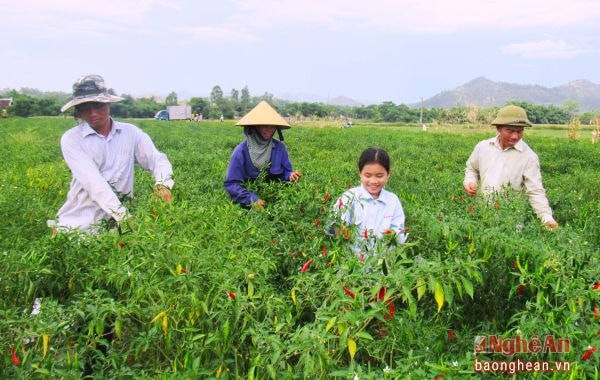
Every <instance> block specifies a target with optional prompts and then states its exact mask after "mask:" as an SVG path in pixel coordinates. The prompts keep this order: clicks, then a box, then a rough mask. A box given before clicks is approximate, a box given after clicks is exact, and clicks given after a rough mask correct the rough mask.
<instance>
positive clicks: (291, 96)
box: [277, 93, 363, 107]
mask: <svg viewBox="0 0 600 380" xmlns="http://www.w3.org/2000/svg"><path fill="white" fill-rule="evenodd" d="M277 97H278V98H280V99H283V100H287V101H288V102H297V103H301V102H306V103H323V104H332V105H335V106H351V107H354V106H360V105H362V104H363V103H362V102H360V101H358V100H355V99H352V98H349V97H347V96H342V95H340V96H336V97H335V98H331V99H329V98H325V97H323V96H320V95H315V94H307V93H282V94H278V95H277Z"/></svg>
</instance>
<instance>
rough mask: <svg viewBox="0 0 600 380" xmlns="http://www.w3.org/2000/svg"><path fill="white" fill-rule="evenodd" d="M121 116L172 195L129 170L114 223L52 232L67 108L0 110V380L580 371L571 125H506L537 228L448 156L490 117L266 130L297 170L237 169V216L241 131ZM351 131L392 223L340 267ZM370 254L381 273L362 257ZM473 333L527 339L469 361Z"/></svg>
mask: <svg viewBox="0 0 600 380" xmlns="http://www.w3.org/2000/svg"><path fill="white" fill-rule="evenodd" d="M132 122H133V123H134V124H136V125H137V126H139V127H141V128H142V129H144V130H145V131H146V132H147V133H148V134H149V135H150V136H151V137H152V139H153V141H154V143H155V145H156V146H157V148H158V149H159V150H161V151H162V152H165V153H166V154H167V155H168V157H169V159H170V161H171V163H172V164H173V168H174V171H175V181H176V186H175V189H174V192H173V195H174V201H173V202H172V203H171V204H164V203H161V202H159V201H157V200H155V199H154V198H153V197H152V189H153V186H152V185H153V183H152V179H151V176H150V175H149V174H148V173H146V172H143V171H139V172H138V173H137V174H136V182H135V198H134V200H133V201H131V202H130V203H129V204H128V207H129V209H130V210H131V211H132V213H133V215H134V216H135V224H134V229H133V231H127V232H126V233H124V234H122V235H121V234H119V233H118V232H116V231H107V232H104V233H102V234H100V235H96V236H88V237H85V238H77V237H74V236H68V235H59V236H58V237H56V238H54V239H52V238H50V231H49V229H48V228H47V227H46V220H47V219H53V218H54V216H55V214H56V211H57V210H58V209H59V207H60V206H61V205H62V203H63V202H64V200H65V198H66V193H67V191H68V186H69V181H70V173H69V170H68V168H67V167H66V165H65V164H64V162H63V160H62V156H61V152H60V147H59V139H60V136H61V135H62V133H63V132H64V131H66V130H67V129H69V128H71V127H72V126H73V125H74V124H75V122H74V120H73V119H69V118H31V119H18V118H15V119H0V143H1V144H2V149H3V152H4V154H3V161H4V163H3V167H4V169H3V170H2V171H1V172H0V173H1V174H0V176H1V180H0V213H1V215H2V219H1V221H0V304H1V305H0V306H1V307H0V331H2V335H1V336H0V347H1V350H2V355H1V359H0V378H65V379H71V378H81V377H82V375H91V376H92V377H94V378H169V379H170V378H221V379H231V378H238V377H244V378H248V379H265V378H271V379H286V378H343V379H345V378H354V379H357V378H360V379H370V378H376V379H379V378H386V379H387V378H389V379H393V378H413V379H434V378H435V379H438V380H439V379H441V378H442V377H443V378H444V379H464V378H497V377H501V378H502V377H505V378H512V374H510V373H502V372H500V373H486V372H477V371H476V368H475V365H474V363H475V360H479V361H488V362H489V361H497V362H510V361H513V362H514V361H516V360H521V361H529V362H532V361H535V362H542V361H544V362H548V363H550V365H551V366H552V365H554V364H555V363H558V364H560V363H561V362H566V363H568V370H566V371H563V369H562V368H560V371H558V372H541V371H540V372H519V373H518V377H519V378H527V377H529V378H542V379H546V378H547V379H562V378H565V379H567V378H574V379H579V378H598V373H599V370H600V312H599V311H598V310H599V309H600V233H599V226H600V170H599V166H598V163H599V162H600V144H596V145H592V144H591V142H590V138H589V136H590V132H589V131H587V130H584V131H582V137H581V140H579V141H569V140H568V139H567V138H566V136H567V131H566V129H560V128H556V127H554V128H540V127H533V128H532V129H531V130H529V129H528V130H526V132H525V137H524V139H525V141H526V142H527V143H528V144H529V145H530V146H531V147H532V148H533V149H534V150H535V151H536V153H537V154H538V156H539V157H540V163H541V166H542V175H543V179H544V185H545V187H546V191H547V195H548V198H549V200H550V204H551V206H552V207H553V210H554V216H555V218H556V220H557V221H558V223H559V224H560V225H561V228H560V229H559V230H557V231H555V232H550V231H548V230H546V229H545V228H544V227H543V226H542V225H541V224H540V223H539V222H538V220H537V219H536V218H535V216H534V214H533V211H532V210H531V207H530V206H529V203H528V202H527V200H526V199H525V198H524V197H523V196H522V194H521V195H519V194H512V193H511V194H506V195H500V196H498V197H496V198H494V199H493V200H491V201H489V200H486V199H483V198H482V197H474V198H469V197H466V196H465V195H464V193H463V190H462V178H463V173H464V165H465V161H466V160H467V158H468V156H469V154H470V153H471V151H472V149H473V147H474V146H475V144H476V143H477V142H478V141H480V140H482V139H485V138H488V137H491V136H493V135H494V130H493V129H491V128H468V127H452V128H451V127H444V128H430V129H429V130H428V131H427V132H423V131H421V129H420V128H419V127H416V126H403V125H389V124H386V125H374V124H369V125H364V124H361V123H360V122H356V123H355V126H353V127H352V128H347V129H341V128H339V125H337V124H335V123H332V126H331V127H327V126H314V125H312V126H311V125H305V126H293V127H292V129H290V130H286V131H284V135H285V143H286V145H287V147H288V150H289V153H290V157H291V160H292V163H293V164H294V168H295V169H297V170H300V171H301V172H302V173H303V174H304V175H303V177H302V179H301V180H300V182H299V183H296V184H280V183H254V184H252V185H251V187H252V188H253V189H256V190H257V192H258V193H259V194H261V195H262V196H263V198H264V199H265V201H266V204H267V206H266V208H265V210H263V211H262V212H257V211H254V210H244V209H241V208H240V207H238V206H236V205H233V204H232V203H231V201H230V200H229V197H228V195H227V194H226V193H225V191H224V189H223V180H224V176H225V171H226V168H227V165H228V161H229V157H230V155H231V152H232V150H233V148H234V147H235V146H236V145H237V144H238V143H239V142H240V141H241V140H242V138H243V133H242V128H240V127H234V126H233V123H232V122H225V123H219V122H208V121H206V122H202V123H194V122H157V121H154V120H133V121H132ZM368 146H379V147H382V148H385V149H386V150H387V151H388V152H389V153H390V157H391V159H392V176H391V178H390V181H389V182H388V185H387V187H386V188H387V189H389V190H390V191H392V192H394V193H396V194H397V195H398V196H399V198H400V200H401V201H402V204H403V207H404V211H405V214H406V227H408V228H409V229H410V232H409V237H408V241H407V244H404V245H400V246H396V247H395V248H393V249H391V250H389V251H388V252H387V253H385V254H382V255H381V256H378V257H370V258H369V259H367V260H366V261H360V260H359V259H358V258H357V257H356V256H355V255H354V254H353V253H352V252H351V250H350V248H349V241H348V240H347V239H346V236H344V235H343V234H342V235H340V236H330V235H328V234H327V233H326V229H327V227H329V226H332V225H337V226H339V222H338V221H337V220H336V219H335V218H333V217H332V215H331V211H332V209H333V207H334V204H335V201H336V199H337V197H338V196H340V195H341V194H342V193H343V192H344V190H345V189H346V188H347V187H348V186H357V185H358V184H359V180H358V173H357V168H356V161H357V159H358V156H359V155H360V152H361V151H362V150H363V149H364V148H366V147H368ZM381 243H382V244H384V243H387V242H383V241H382V242H381ZM382 259H383V260H385V261H386V262H387V264H388V267H389V270H388V271H387V272H388V273H387V274H383V273H382V271H381V270H366V268H380V267H381V260H382ZM309 260H312V263H311V265H310V267H308V269H307V270H306V271H304V272H303V271H301V268H302V267H303V266H304V264H305V263H307V262H308V261H309ZM381 288H385V289H387V291H386V292H385V293H386V295H385V298H383V299H380V297H379V295H380V289H381ZM595 288H596V289H595ZM36 299H39V300H40V301H39V302H41V303H40V307H39V313H35V312H34V313H32V310H33V309H35V307H34V303H35V301H36ZM391 305H393V306H394V308H395V313H394V314H393V316H392V317H391V318H390V315H389V308H390V307H391ZM36 311H37V310H36ZM478 336H479V337H490V336H495V337H501V338H502V339H506V340H508V341H510V340H511V339H512V341H513V342H514V340H515V339H517V338H518V339H524V340H527V342H532V341H536V340H539V341H541V344H542V347H545V348H547V349H546V350H543V351H542V352H538V353H535V352H531V350H530V351H529V352H523V351H522V350H521V351H520V352H519V350H517V351H516V352H506V351H505V352H504V353H491V352H480V353H478V354H477V355H475V354H474V339H475V337H478ZM558 340H562V341H563V342H564V341H565V340H568V342H569V344H568V346H564V345H563V346H560V347H558V348H557V347H556V346H553V345H552V344H551V343H552V341H558ZM513 348H514V347H513ZM552 348H557V349H556V350H552ZM594 348H597V349H598V350H596V351H594ZM552 351H556V352H552ZM16 362H18V365H17V364H15V363H16ZM556 369H557V370H558V369H559V368H556Z"/></svg>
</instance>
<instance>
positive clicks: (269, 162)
mask: <svg viewBox="0 0 600 380" xmlns="http://www.w3.org/2000/svg"><path fill="white" fill-rule="evenodd" d="M236 125H237V126H240V127H244V135H245V136H246V140H245V141H243V142H241V143H240V144H239V145H238V146H237V147H236V148H235V149H234V150H233V154H232V155H231V160H230V161H229V167H228V168H227V176H226V178H225V189H226V190H227V192H228V193H229V196H230V197H231V200H232V201H233V202H235V203H238V204H240V205H241V206H242V207H244V208H249V207H253V208H255V209H257V210H262V209H263V208H264V206H265V202H264V200H263V199H261V198H260V197H259V196H258V195H256V194H254V193H253V192H252V191H250V190H248V189H247V188H246V187H245V184H244V183H245V182H246V181H248V180H251V181H253V180H255V179H256V178H258V176H259V174H260V173H261V172H264V173H265V174H266V178H267V179H268V180H278V181H290V182H295V181H297V180H298V179H300V177H301V176H302V174H301V173H300V172H298V171H295V170H293V169H292V163H291V162H290V158H289V156H288V152H287V149H286V147H285V144H284V143H283V142H281V141H277V140H275V139H273V135H274V134H275V131H277V132H278V135H279V140H283V135H282V134H281V129H289V128H290V125H289V124H288V123H287V122H286V121H285V120H284V119H283V118H282V117H281V116H280V115H279V114H278V113H277V111H275V110H274V109H273V108H272V107H271V106H270V105H269V103H267V102H266V101H264V100H263V101H262V102H260V103H259V104H258V105H257V106H256V107H254V108H253V109H252V110H251V111H250V112H248V113H247V114H246V116H244V117H243V118H242V119H241V120H240V121H238V122H237V124H236Z"/></svg>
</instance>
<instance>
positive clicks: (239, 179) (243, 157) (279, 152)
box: [225, 140, 293, 206]
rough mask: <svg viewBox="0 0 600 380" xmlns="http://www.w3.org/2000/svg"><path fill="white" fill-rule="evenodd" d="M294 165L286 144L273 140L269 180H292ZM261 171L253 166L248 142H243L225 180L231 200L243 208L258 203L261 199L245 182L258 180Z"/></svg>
mask: <svg viewBox="0 0 600 380" xmlns="http://www.w3.org/2000/svg"><path fill="white" fill-rule="evenodd" d="M292 172H293V169H292V163H291V162H290V157H289V155H288V152H287V148H286V147H285V144H284V143H282V142H281V141H278V140H273V149H272V151H271V161H270V164H269V178H270V179H279V180H284V181H289V180H290V175H291V174H292ZM258 175H259V171H258V169H257V168H256V167H255V166H254V165H253V164H252V160H251V159H250V152H249V150H248V142H246V141H243V142H241V143H240V144H239V145H238V146H236V147H235V149H234V150H233V154H232V155H231V160H230V161H229V167H228V168H227V176H226V178H225V190H227V192H228V193H229V196H230V197H231V200H232V201H233V202H235V203H239V204H240V205H242V206H249V205H250V204H252V203H254V202H256V201H257V200H259V199H260V197H259V196H258V195H256V194H254V193H253V192H252V191H250V190H248V189H247V188H246V187H245V186H244V181H247V180H254V179H256V178H258Z"/></svg>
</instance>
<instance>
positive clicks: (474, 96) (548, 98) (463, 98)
mask: <svg viewBox="0 0 600 380" xmlns="http://www.w3.org/2000/svg"><path fill="white" fill-rule="evenodd" d="M510 100H519V101H525V102H528V103H533V104H554V105H561V104H563V103H564V101H565V100H574V101H576V102H577V103H578V104H579V110H580V111H590V110H599V109H600V85H598V84H595V83H592V82H590V81H587V80H583V79H579V80H574V81H572V82H569V83H567V84H563V85H560V86H557V87H550V88H549V87H543V86H539V85H532V84H525V85H522V84H513V83H504V82H494V81H491V80H489V79H487V78H484V77H479V78H476V79H473V80H472V81H470V82H467V83H465V84H463V85H461V86H458V87H456V88H455V89H453V90H449V91H442V92H440V93H439V94H437V95H435V96H433V97H431V98H429V99H426V100H423V106H425V107H427V108H431V107H435V108H451V107H455V106H457V105H469V104H473V105H476V106H479V107H490V106H503V105H505V104H506V103H507V102H508V101H510ZM413 106H415V107H416V106H419V105H418V104H413Z"/></svg>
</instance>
